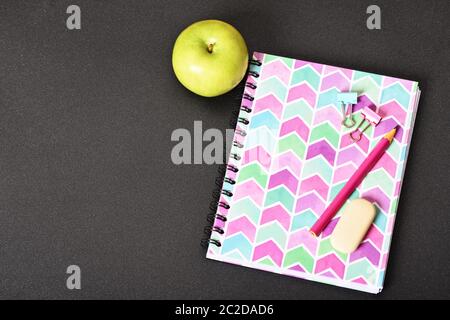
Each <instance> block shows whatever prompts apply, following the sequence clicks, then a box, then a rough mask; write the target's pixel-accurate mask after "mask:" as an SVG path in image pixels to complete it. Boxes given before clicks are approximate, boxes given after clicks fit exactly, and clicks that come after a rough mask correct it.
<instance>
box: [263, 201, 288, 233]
mask: <svg viewBox="0 0 450 320" xmlns="http://www.w3.org/2000/svg"><path fill="white" fill-rule="evenodd" d="M272 221H278V222H279V223H280V224H281V225H282V226H283V228H284V229H285V230H286V231H288V230H289V226H290V223H291V216H290V215H289V213H288V212H287V211H286V210H285V209H284V208H283V207H282V206H280V205H279V204H277V205H276V206H274V207H271V208H267V209H265V210H264V211H263V213H262V218H261V225H263V224H266V223H270V222H272Z"/></svg>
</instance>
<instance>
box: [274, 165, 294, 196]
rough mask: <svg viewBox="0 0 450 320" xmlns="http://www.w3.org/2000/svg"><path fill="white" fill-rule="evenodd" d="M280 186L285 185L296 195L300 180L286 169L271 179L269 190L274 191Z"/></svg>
mask: <svg viewBox="0 0 450 320" xmlns="http://www.w3.org/2000/svg"><path fill="white" fill-rule="evenodd" d="M279 185H284V186H285V187H286V188H288V189H289V190H290V191H291V192H292V193H294V194H295V193H296V192H297V185H298V180H297V178H296V177H295V176H294V175H293V174H292V173H291V172H289V170H286V169H285V170H282V171H280V172H277V173H275V174H273V175H272V176H271V177H270V180H269V189H273V188H275V187H278V186H279Z"/></svg>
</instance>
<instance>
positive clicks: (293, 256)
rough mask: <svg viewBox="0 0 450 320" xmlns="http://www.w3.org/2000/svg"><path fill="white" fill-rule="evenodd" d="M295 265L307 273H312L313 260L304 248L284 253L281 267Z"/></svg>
mask: <svg viewBox="0 0 450 320" xmlns="http://www.w3.org/2000/svg"><path fill="white" fill-rule="evenodd" d="M296 264H299V265H301V266H302V267H303V268H305V270H307V271H308V272H312V271H313V267H314V258H313V257H312V256H311V255H310V254H309V253H308V251H307V250H306V249H305V248H303V247H298V248H295V249H293V250H291V251H289V252H288V253H286V255H285V257H284V263H283V266H284V267H289V266H292V265H296Z"/></svg>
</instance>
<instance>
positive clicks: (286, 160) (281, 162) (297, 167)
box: [272, 150, 302, 177]
mask: <svg viewBox="0 0 450 320" xmlns="http://www.w3.org/2000/svg"><path fill="white" fill-rule="evenodd" d="M286 167H288V168H289V169H291V171H292V172H293V173H294V174H295V175H296V176H297V177H298V176H300V173H301V169H302V163H301V161H300V159H299V158H297V156H296V155H294V153H292V151H290V150H289V151H287V152H285V153H283V154H281V155H279V156H278V157H276V158H275V159H274V160H273V166H272V171H273V172H277V171H280V170H281V169H284V168H286Z"/></svg>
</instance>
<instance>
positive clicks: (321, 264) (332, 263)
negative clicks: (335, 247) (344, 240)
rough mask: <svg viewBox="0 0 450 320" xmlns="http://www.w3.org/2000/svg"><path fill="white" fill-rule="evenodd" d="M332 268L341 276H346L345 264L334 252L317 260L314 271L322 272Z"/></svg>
mask: <svg viewBox="0 0 450 320" xmlns="http://www.w3.org/2000/svg"><path fill="white" fill-rule="evenodd" d="M330 269H331V270H333V271H334V273H335V274H336V275H337V276H338V277H339V278H341V279H342V278H343V277H344V273H345V265H344V263H342V261H341V260H339V258H338V257H337V256H336V255H335V254H334V253H332V254H330V255H328V256H326V257H324V258H321V259H319V260H317V262H316V268H315V270H314V273H315V274H320V273H322V272H325V271H327V270H330Z"/></svg>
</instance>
